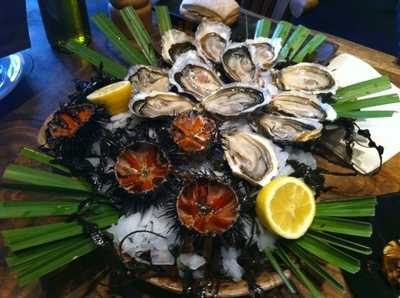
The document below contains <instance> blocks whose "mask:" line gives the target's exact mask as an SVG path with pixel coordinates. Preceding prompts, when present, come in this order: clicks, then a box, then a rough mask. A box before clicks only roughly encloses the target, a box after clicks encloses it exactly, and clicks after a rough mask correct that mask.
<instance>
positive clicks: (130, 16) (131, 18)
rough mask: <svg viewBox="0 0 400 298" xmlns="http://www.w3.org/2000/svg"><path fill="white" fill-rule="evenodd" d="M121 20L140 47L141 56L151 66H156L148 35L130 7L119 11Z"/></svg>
mask: <svg viewBox="0 0 400 298" xmlns="http://www.w3.org/2000/svg"><path fill="white" fill-rule="evenodd" d="M121 15H122V19H123V20H124V22H125V24H126V26H127V27H128V29H129V31H130V32H131V34H132V36H133V37H134V38H135V40H136V42H137V43H138V45H139V46H140V48H141V50H142V53H143V55H144V56H145V57H146V59H147V61H148V62H149V64H151V65H155V64H157V57H156V54H155V51H154V47H153V43H152V40H151V37H150V35H149V33H148V32H147V31H146V28H145V27H144V25H143V23H142V21H141V20H140V18H139V17H138V15H137V14H136V11H135V9H133V8H132V7H129V6H128V7H125V8H123V9H121Z"/></svg>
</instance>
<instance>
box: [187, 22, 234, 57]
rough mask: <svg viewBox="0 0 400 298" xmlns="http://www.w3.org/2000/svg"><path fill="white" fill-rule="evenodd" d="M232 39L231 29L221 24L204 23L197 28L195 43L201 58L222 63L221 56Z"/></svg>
mask: <svg viewBox="0 0 400 298" xmlns="http://www.w3.org/2000/svg"><path fill="white" fill-rule="evenodd" d="M230 37H231V29H230V28H229V27H228V26H226V25H224V24H223V23H220V22H214V21H203V22H202V23H201V24H200V25H199V27H197V30H196V34H195V43H196V46H197V50H198V52H199V53H200V55H201V56H203V57H204V58H206V59H208V60H210V61H212V62H214V63H220V62H221V54H222V52H223V51H224V49H225V47H226V46H227V44H228V42H229V39H230Z"/></svg>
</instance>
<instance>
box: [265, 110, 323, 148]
mask: <svg viewBox="0 0 400 298" xmlns="http://www.w3.org/2000/svg"><path fill="white" fill-rule="evenodd" d="M258 124H259V126H261V128H262V129H263V130H264V131H265V132H266V133H267V134H268V136H269V137H271V138H272V139H273V140H274V141H277V142H300V143H301V142H307V141H310V140H314V139H317V138H319V137H320V136H321V132H322V128H323V126H322V124H321V123H320V122H319V121H318V120H316V119H307V118H294V117H287V116H283V115H273V114H264V115H262V116H261V117H260V118H259V119H258Z"/></svg>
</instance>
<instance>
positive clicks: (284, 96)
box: [269, 91, 326, 121]
mask: <svg viewBox="0 0 400 298" xmlns="http://www.w3.org/2000/svg"><path fill="white" fill-rule="evenodd" d="M269 109H270V110H272V111H277V112H279V113H282V114H285V115H289V116H293V117H299V118H313V119H318V120H320V121H323V120H325V118H326V112H325V110H324V109H323V108H322V106H321V102H320V100H319V99H318V98H317V97H315V96H313V95H310V94H305V93H302V92H296V91H290V92H282V93H280V94H278V95H276V96H273V97H272V101H271V103H270V104H269Z"/></svg>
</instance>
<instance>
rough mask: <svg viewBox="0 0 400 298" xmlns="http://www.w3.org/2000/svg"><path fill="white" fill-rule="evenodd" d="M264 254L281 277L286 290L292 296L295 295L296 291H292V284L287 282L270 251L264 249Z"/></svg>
mask: <svg viewBox="0 0 400 298" xmlns="http://www.w3.org/2000/svg"><path fill="white" fill-rule="evenodd" d="M264 253H265V256H266V257H267V259H268V260H269V261H270V263H271V265H272V267H273V268H274V269H275V271H276V272H277V273H278V274H279V276H280V277H281V279H282V281H283V283H284V284H285V286H286V287H287V288H288V290H289V292H290V293H292V294H296V290H295V289H294V287H293V286H292V284H291V283H290V282H289V280H288V278H287V277H286V275H285V273H283V270H282V268H281V266H280V265H279V263H278V261H277V260H276V258H275V257H274V255H273V253H272V251H271V250H269V249H266V250H264Z"/></svg>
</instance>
